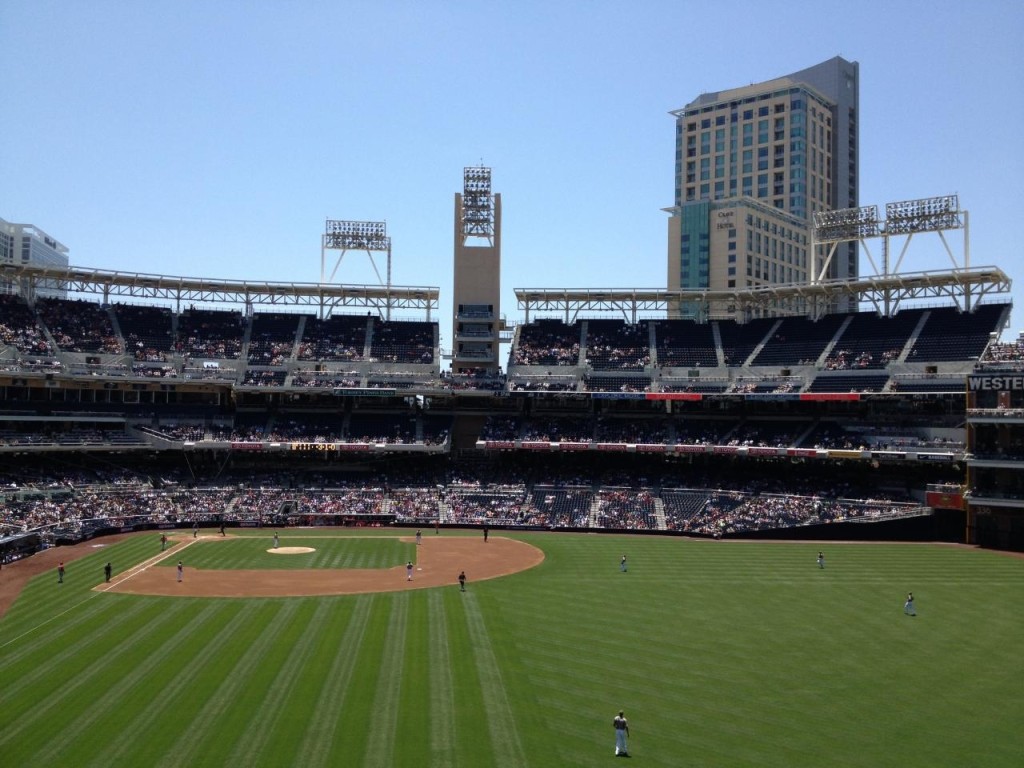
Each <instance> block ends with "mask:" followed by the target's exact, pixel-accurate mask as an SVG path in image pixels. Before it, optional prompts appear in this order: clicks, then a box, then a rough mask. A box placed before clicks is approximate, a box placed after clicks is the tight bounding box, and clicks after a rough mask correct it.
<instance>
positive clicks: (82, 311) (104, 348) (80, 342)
mask: <svg viewBox="0 0 1024 768" xmlns="http://www.w3.org/2000/svg"><path fill="white" fill-rule="evenodd" d="M36 310H37V311H38V312H39V317H40V318H41V319H42V320H43V322H44V323H45V324H46V327H47V328H49V330H50V335H51V336H53V340H54V341H55V342H56V343H57V346H58V347H59V348H60V349H62V350H64V351H66V352H98V353H101V354H110V355H115V354H118V353H120V352H121V343H120V341H119V340H118V337H117V334H116V333H115V332H114V325H113V323H112V322H111V320H110V315H109V314H108V313H107V310H106V309H103V308H102V307H100V306H99V305H98V304H96V303H95V302H91V301H82V300H74V299H49V298H46V299H39V300H38V301H37V302H36Z"/></svg>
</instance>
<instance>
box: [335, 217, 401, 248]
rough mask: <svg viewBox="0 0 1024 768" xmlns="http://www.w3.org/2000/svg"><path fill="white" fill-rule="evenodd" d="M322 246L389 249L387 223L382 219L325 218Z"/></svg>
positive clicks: (389, 239) (389, 240)
mask: <svg viewBox="0 0 1024 768" xmlns="http://www.w3.org/2000/svg"><path fill="white" fill-rule="evenodd" d="M323 245H324V248H336V249H341V250H349V249H353V250H359V251H390V250H391V238H390V237H388V225H387V223H386V222H383V221H341V220H337V219H327V224H326V226H325V228H324V243H323Z"/></svg>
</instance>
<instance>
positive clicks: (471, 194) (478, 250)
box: [452, 167, 502, 373]
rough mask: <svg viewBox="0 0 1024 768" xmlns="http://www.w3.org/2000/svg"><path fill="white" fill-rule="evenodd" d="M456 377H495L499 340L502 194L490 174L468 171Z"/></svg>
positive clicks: (460, 203)
mask: <svg viewBox="0 0 1024 768" xmlns="http://www.w3.org/2000/svg"><path fill="white" fill-rule="evenodd" d="M452 302H453V304H454V307H453V309H454V318H453V323H452V326H453V327H452V331H453V342H452V372H453V373H470V372H475V371H480V372H488V373H494V372H496V371H497V370H498V367H499V360H498V354H499V344H500V341H501V330H502V328H501V195H500V194H498V195H495V194H492V192H491V169H490V168H483V167H475V168H466V169H464V171H463V190H462V194H461V195H460V194H456V195H455V289H454V291H453V292H452Z"/></svg>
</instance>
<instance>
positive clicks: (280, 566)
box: [157, 536, 415, 570]
mask: <svg viewBox="0 0 1024 768" xmlns="http://www.w3.org/2000/svg"><path fill="white" fill-rule="evenodd" d="M280 544H281V547H289V546H309V547H312V548H313V549H314V550H315V551H314V552H307V553H299V554H286V553H282V552H280V551H278V552H274V551H273V550H274V542H273V539H272V538H269V539H268V538H264V537H259V538H256V537H252V536H240V537H232V538H228V539H211V540H209V541H203V540H199V541H198V542H197V543H196V544H193V545H191V546H190V547H189V548H188V549H187V550H186V551H184V552H182V553H181V558H180V559H181V560H183V561H184V563H185V565H186V566H187V567H190V568H199V569H203V570H296V569H321V568H391V567H394V566H396V565H399V564H401V563H404V562H405V561H406V560H409V559H413V552H412V550H413V548H414V546H415V545H412V544H408V543H405V542H402V541H399V540H398V539H396V538H385V537H378V538H364V539H356V538H351V539H346V538H323V539H316V540H310V539H308V538H305V537H303V538H301V539H298V538H297V539H292V538H290V537H282V538H281V539H280ZM178 559H179V558H178V557H172V558H168V559H166V560H163V561H161V562H160V563H158V564H157V567H164V568H170V567H174V566H176V565H177V562H178Z"/></svg>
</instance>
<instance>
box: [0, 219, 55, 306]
mask: <svg viewBox="0 0 1024 768" xmlns="http://www.w3.org/2000/svg"><path fill="white" fill-rule="evenodd" d="M4 264H19V265H28V266H32V267H56V268H67V266H68V249H67V246H65V245H62V244H61V243H59V242H58V241H57V240H56V239H55V238H53V237H50V236H49V235H48V234H46V233H45V232H43V231H42V230H41V229H39V227H36V226H34V225H32V224H12V223H11V222H8V221H4V220H3V219H0V266H2V265H4ZM19 291H20V286H18V285H16V284H15V282H14V280H12V279H11V278H10V277H8V276H7V275H4V274H2V273H0V294H3V293H19ZM66 294H67V291H66V290H65V289H64V288H61V287H60V286H59V285H57V284H56V283H54V282H51V281H49V280H44V281H41V282H40V283H39V285H38V286H37V288H36V295H38V296H48V297H51V298H63V297H64V296H65V295H66Z"/></svg>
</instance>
